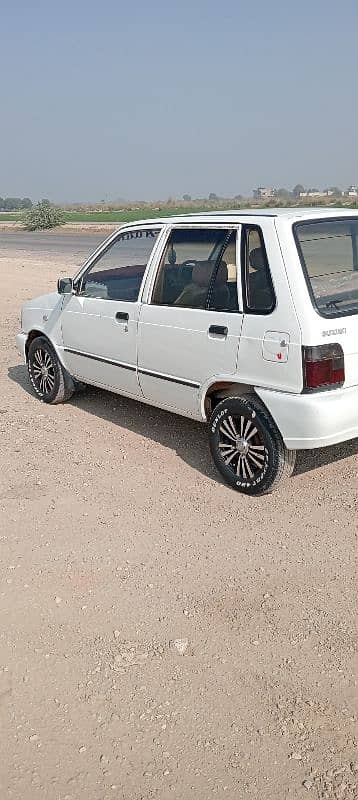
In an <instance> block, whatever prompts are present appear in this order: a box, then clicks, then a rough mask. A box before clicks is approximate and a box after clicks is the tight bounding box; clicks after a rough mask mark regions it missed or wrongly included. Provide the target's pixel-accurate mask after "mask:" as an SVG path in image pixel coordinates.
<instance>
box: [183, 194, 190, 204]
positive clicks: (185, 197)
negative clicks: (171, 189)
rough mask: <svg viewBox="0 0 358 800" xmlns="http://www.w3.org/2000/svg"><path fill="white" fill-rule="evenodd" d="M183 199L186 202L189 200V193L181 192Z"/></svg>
mask: <svg viewBox="0 0 358 800" xmlns="http://www.w3.org/2000/svg"><path fill="white" fill-rule="evenodd" d="M183 200H186V201H187V202H190V200H191V195H190V194H183Z"/></svg>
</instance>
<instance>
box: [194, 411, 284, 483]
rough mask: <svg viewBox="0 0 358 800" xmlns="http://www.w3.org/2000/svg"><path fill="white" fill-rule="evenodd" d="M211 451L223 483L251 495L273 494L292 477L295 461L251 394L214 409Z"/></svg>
mask: <svg viewBox="0 0 358 800" xmlns="http://www.w3.org/2000/svg"><path fill="white" fill-rule="evenodd" d="M210 450H211V454H212V457H213V459H214V462H215V464H216V466H217V468H218V470H219V472H221V474H222V475H223V477H224V478H225V480H226V482H227V483H228V484H229V485H230V486H232V487H233V488H234V489H236V490H237V491H239V492H243V493H244V494H251V495H259V494H265V493H268V492H272V491H273V490H274V489H275V488H276V487H277V485H278V484H279V482H280V481H281V480H283V479H284V478H287V477H289V476H290V475H291V474H292V472H293V468H294V466H295V460H296V452H295V450H287V448H286V447H285V444H284V442H283V439H282V436H281V434H280V432H279V430H278V428H277V427H276V425H275V423H274V421H273V419H272V417H271V416H270V415H269V413H268V411H267V410H266V408H265V406H264V405H263V404H262V403H261V402H260V401H259V400H258V399H257V398H256V397H255V396H251V395H249V396H247V397H228V398H227V399H226V400H222V402H221V403H219V404H218V405H217V406H216V407H215V409H214V411H213V413H212V415H211V418H210Z"/></svg>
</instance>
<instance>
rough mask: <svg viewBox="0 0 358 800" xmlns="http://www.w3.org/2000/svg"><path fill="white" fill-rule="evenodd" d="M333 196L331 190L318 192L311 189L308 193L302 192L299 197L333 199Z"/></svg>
mask: <svg viewBox="0 0 358 800" xmlns="http://www.w3.org/2000/svg"><path fill="white" fill-rule="evenodd" d="M333 194H334V192H332V191H331V189H327V190H326V191H325V192H319V191H318V190H313V191H310V189H309V190H308V191H307V192H300V194H299V197H332V195H333Z"/></svg>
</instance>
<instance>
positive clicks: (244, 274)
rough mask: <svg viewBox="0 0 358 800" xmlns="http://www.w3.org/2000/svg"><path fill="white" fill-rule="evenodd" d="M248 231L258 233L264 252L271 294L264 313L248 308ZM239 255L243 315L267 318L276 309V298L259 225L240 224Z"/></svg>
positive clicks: (263, 238) (262, 234)
mask: <svg viewBox="0 0 358 800" xmlns="http://www.w3.org/2000/svg"><path fill="white" fill-rule="evenodd" d="M249 230H256V231H258V233H259V237H260V241H261V247H262V248H263V250H264V253H265V258H266V263H267V266H268V274H269V283H270V289H271V292H272V297H273V303H272V305H271V307H270V308H269V309H267V310H265V311H258V310H255V309H252V308H250V306H249V304H248V283H249V281H248V274H249V263H248V247H247V233H248V231H249ZM240 255H241V259H240V260H241V287H242V302H243V309H244V314H249V315H251V316H252V315H255V316H258V317H267V316H269V315H270V314H272V313H273V312H274V311H275V309H276V308H277V296H276V291H275V286H274V282H273V280H272V272H271V267H270V262H269V260H268V256H267V249H266V243H265V237H264V233H263V230H262V228H261V226H260V225H257V224H255V223H245V222H244V223H243V224H242V231H241V253H240Z"/></svg>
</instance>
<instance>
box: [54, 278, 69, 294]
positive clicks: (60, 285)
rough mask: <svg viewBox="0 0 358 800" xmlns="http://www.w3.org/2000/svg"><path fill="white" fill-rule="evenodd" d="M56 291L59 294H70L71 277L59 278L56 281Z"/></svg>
mask: <svg viewBox="0 0 358 800" xmlns="http://www.w3.org/2000/svg"><path fill="white" fill-rule="evenodd" d="M57 291H58V293H59V294H72V292H73V278H59V279H58V281H57Z"/></svg>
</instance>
